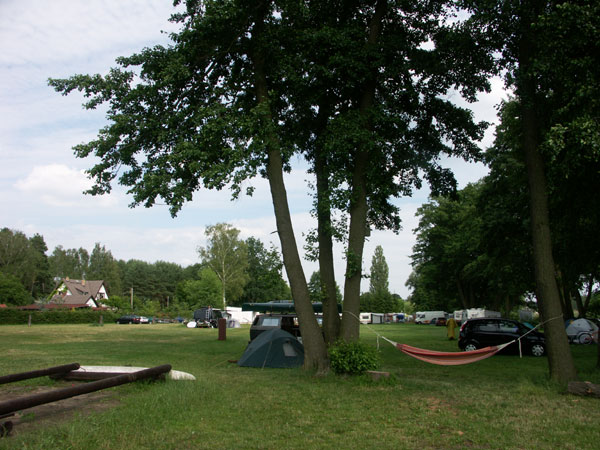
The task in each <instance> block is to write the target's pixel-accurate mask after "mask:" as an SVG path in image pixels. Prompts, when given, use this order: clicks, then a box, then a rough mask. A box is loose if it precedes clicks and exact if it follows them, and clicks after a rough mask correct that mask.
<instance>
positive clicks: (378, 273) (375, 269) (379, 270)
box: [369, 245, 390, 296]
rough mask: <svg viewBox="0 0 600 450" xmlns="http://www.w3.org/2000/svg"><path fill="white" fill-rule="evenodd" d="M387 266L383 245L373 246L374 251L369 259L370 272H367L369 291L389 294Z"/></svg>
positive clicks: (376, 293)
mask: <svg viewBox="0 0 600 450" xmlns="http://www.w3.org/2000/svg"><path fill="white" fill-rule="evenodd" d="M389 275H390V272H389V268H388V265H387V262H386V261H385V256H384V255H383V247H382V246H381V245H378V246H377V247H375V253H374V254H373V259H372V260H371V272H370V274H369V292H371V293H372V294H374V295H376V296H377V295H385V294H389V292H390V291H389Z"/></svg>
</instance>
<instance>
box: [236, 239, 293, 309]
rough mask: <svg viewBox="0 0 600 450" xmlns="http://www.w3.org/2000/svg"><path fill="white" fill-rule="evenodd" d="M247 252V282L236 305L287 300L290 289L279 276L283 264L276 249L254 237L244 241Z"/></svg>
mask: <svg viewBox="0 0 600 450" xmlns="http://www.w3.org/2000/svg"><path fill="white" fill-rule="evenodd" d="M246 248H247V250H248V269H247V274H248V282H247V283H246V285H245V286H244V291H243V293H242V295H241V296H240V298H239V299H238V302H237V303H240V304H241V303H251V302H266V301H270V300H277V299H286V298H287V299H289V298H290V296H291V293H290V288H289V286H288V285H287V284H286V282H285V280H284V279H283V278H282V276H281V270H282V269H283V262H282V261H281V256H280V255H279V252H278V251H277V249H276V248H274V247H271V249H267V248H265V245H264V244H263V243H262V242H261V241H260V240H259V239H256V238H254V237H250V238H248V239H246Z"/></svg>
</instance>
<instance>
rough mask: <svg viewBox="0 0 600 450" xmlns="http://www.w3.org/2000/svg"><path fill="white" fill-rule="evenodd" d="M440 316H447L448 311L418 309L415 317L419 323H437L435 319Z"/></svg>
mask: <svg viewBox="0 0 600 450" xmlns="http://www.w3.org/2000/svg"><path fill="white" fill-rule="evenodd" d="M438 317H444V318H446V312H445V311H417V314H416V317H415V323H417V324H429V323H435V320H434V319H437V318H438ZM432 321H433V322H432Z"/></svg>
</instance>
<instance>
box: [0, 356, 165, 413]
mask: <svg viewBox="0 0 600 450" xmlns="http://www.w3.org/2000/svg"><path fill="white" fill-rule="evenodd" d="M170 370H171V365H170V364H164V365H162V366H156V367H152V368H150V369H144V370H140V371H138V372H133V373H128V374H124V375H117V376H116V377H111V378H106V379H104V380H99V381H94V382H92V383H87V384H80V385H78V386H73V387H69V388H65V389H57V390H54V391H49V392H42V393H40V394H33V395H29V396H27V397H21V398H16V399H13V400H9V401H6V402H0V416H1V415H3V414H8V413H11V412H15V411H21V410H23V409H27V408H32V407H34V406H38V405H43V404H45V403H52V402H55V401H58V400H64V399H66V398H70V397H76V396H77V395H83V394H89V393H90V392H95V391H100V390H102V389H107V388H110V387H114V386H119V385H121V384H126V383H131V382H133V381H137V380H143V379H146V378H152V377H157V376H160V375H162V374H165V373H167V372H169V371H170Z"/></svg>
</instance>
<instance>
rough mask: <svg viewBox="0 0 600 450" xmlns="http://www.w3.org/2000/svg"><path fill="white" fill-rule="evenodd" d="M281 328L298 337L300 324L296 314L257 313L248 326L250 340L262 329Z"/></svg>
mask: <svg viewBox="0 0 600 450" xmlns="http://www.w3.org/2000/svg"><path fill="white" fill-rule="evenodd" d="M273 328H281V329H282V330H285V331H287V332H288V333H290V334H291V335H292V336H295V337H297V338H298V337H300V325H299V324H298V316H296V314H259V315H257V316H256V317H255V318H254V321H253V322H252V326H251V327H250V340H251V341H252V340H254V339H255V338H256V336H258V335H259V334H260V333H262V332H263V331H268V330H272V329H273Z"/></svg>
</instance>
